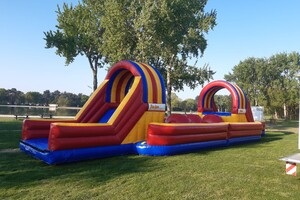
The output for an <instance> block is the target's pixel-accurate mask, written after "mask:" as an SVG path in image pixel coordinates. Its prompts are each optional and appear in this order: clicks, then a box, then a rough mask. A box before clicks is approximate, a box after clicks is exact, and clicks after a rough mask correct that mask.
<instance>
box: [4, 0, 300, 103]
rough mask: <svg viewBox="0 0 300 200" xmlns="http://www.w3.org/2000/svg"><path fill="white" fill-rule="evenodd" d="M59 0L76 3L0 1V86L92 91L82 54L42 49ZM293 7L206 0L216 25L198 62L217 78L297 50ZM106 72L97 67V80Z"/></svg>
mask: <svg viewBox="0 0 300 200" xmlns="http://www.w3.org/2000/svg"><path fill="white" fill-rule="evenodd" d="M64 2H66V3H75V4H76V3H77V2H78V0H56V1H55V0H43V1H41V0H29V1H24V0H1V4H0V8H1V12H0V27H1V28H0V88H5V89H11V88H16V89H18V90H20V91H23V92H28V91H37V92H41V93H42V92H43V91H45V90H50V91H51V92H53V91H55V90H59V91H61V92H64V91H66V92H72V93H75V94H78V93H83V94H86V95H89V94H90V93H91V92H92V89H91V88H92V83H93V77H92V71H91V69H90V68H89V64H88V61H87V59H86V58H85V57H78V58H76V59H75V61H74V62H73V63H72V64H70V65H69V66H65V59H64V58H63V57H59V56H58V55H56V54H55V49H46V48H45V40H44V39H43V38H44V32H46V31H49V30H55V29H56V28H55V25H56V24H57V15H56V10H57V5H62V4H63V3H64ZM299 8H300V1H299V0H208V3H207V5H206V11H210V10H212V9H215V10H216V11H217V26H216V27H215V28H214V29H213V30H212V31H210V32H209V33H208V35H206V39H207V42H208V46H207V48H206V50H205V52H204V55H203V56H202V57H201V58H199V59H198V66H200V67H201V66H203V65H205V64H209V66H210V67H211V69H212V70H213V71H215V72H216V74H215V75H214V80H220V79H223V78H224V75H225V74H228V73H229V72H232V68H233V67H234V66H235V65H238V64H239V62H240V61H243V60H245V59H247V58H249V57H256V58H268V57H270V56H272V55H274V54H277V53H283V52H286V53H290V52H293V51H297V52H299V51H300V14H299ZM191 63H193V61H192V62H191ZM106 73H107V71H106V70H104V69H100V70H99V72H98V83H99V84H100V83H101V82H102V81H103V80H104V78H105V75H106ZM200 91H201V86H199V87H197V88H196V89H195V90H190V89H189V88H187V87H185V89H184V91H180V92H176V94H177V95H178V97H179V98H181V99H182V100H184V99H187V98H195V97H196V96H197V95H199V94H200ZM224 93H226V92H224ZM221 94H222V91H221Z"/></svg>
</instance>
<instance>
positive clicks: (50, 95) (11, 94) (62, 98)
mask: <svg viewBox="0 0 300 200" xmlns="http://www.w3.org/2000/svg"><path fill="white" fill-rule="evenodd" d="M88 98H89V96H87V95H84V94H81V93H79V94H73V93H69V92H60V91H58V90H55V91H54V92H50V91H49V90H45V91H44V92H43V93H39V92H26V93H24V92H22V91H19V90H17V89H16V88H12V89H4V88H0V104H2V105H8V104H10V105H49V104H58V105H59V106H72V107H82V106H83V105H84V103H85V102H86V101H87V100H88Z"/></svg>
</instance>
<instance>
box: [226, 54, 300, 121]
mask: <svg viewBox="0 0 300 200" xmlns="http://www.w3.org/2000/svg"><path fill="white" fill-rule="evenodd" d="M299 72H300V55H299V53H297V52H292V53H290V54H287V53H279V54H275V55H273V56H271V57H270V58H247V59H246V60H244V61H241V62H240V63H239V64H238V65H236V66H234V68H233V72H232V73H229V74H228V75H225V76H224V78H225V79H226V80H228V81H233V82H235V83H236V84H237V85H239V86H240V87H241V88H242V89H243V90H244V91H245V92H246V94H247V96H248V99H250V101H251V103H252V105H262V106H265V110H266V111H267V112H269V113H270V114H272V115H274V116H275V117H276V116H279V117H283V118H285V119H287V118H290V117H293V118H294V117H295V116H297V114H296V113H295V110H296V109H295V108H297V107H299V103H298V100H299V80H297V77H296V74H297V73H299ZM289 114H292V115H294V116H289Z"/></svg>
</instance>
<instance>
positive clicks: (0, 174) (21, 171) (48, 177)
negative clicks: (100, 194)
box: [0, 152, 161, 189]
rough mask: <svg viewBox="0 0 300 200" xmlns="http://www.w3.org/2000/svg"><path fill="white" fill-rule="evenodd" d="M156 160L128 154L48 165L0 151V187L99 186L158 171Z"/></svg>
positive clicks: (20, 153)
mask: <svg viewBox="0 0 300 200" xmlns="http://www.w3.org/2000/svg"><path fill="white" fill-rule="evenodd" d="M157 159H159V158H154V157H142V156H136V155H129V156H119V157H113V158H105V159H99V160H91V161H83V162H78V163H70V164H63V165H56V166H49V165H46V164H44V163H43V162H41V161H39V160H35V159H34V158H32V157H30V156H28V155H26V154H24V153H22V152H17V153H1V152H0V188H3V189H7V188H11V187H18V188H20V187H21V188H24V187H27V186H29V185H30V186H37V185H39V184H41V183H40V181H62V182H66V180H67V181H81V182H84V183H86V184H92V185H93V184H100V183H103V182H106V181H108V180H110V179H113V178H118V177H120V176H123V175H127V174H131V173H137V172H151V171H153V170H159V169H160V168H161V166H159V165H158V163H157Z"/></svg>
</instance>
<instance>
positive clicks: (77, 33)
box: [44, 2, 105, 90]
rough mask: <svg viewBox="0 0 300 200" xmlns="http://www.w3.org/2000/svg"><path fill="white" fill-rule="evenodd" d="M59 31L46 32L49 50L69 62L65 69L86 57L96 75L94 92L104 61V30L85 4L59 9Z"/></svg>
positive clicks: (94, 75)
mask: <svg viewBox="0 0 300 200" xmlns="http://www.w3.org/2000/svg"><path fill="white" fill-rule="evenodd" d="M57 21H58V25H57V26H56V28H57V30H55V31H52V30H50V31H48V32H45V33H44V34H45V40H46V48H56V54H57V55H59V56H63V57H65V58H66V65H69V64H70V63H72V62H73V61H74V59H75V57H77V56H78V55H84V56H86V57H87V59H88V61H89V65H90V68H91V69H92V71H93V88H94V90H96V89H97V87H98V81H97V73H98V67H103V65H104V63H105V60H104V56H103V54H102V53H101V51H100V47H101V45H102V42H103V41H102V35H103V32H104V30H103V28H102V27H101V25H100V18H98V17H97V16H95V14H94V12H93V10H92V9H91V8H90V7H87V6H86V5H85V4H84V3H80V2H79V3H78V5H77V6H74V7H73V6H72V4H70V5H68V4H66V3H64V4H63V7H62V9H61V8H60V7H58V8H57Z"/></svg>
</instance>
